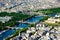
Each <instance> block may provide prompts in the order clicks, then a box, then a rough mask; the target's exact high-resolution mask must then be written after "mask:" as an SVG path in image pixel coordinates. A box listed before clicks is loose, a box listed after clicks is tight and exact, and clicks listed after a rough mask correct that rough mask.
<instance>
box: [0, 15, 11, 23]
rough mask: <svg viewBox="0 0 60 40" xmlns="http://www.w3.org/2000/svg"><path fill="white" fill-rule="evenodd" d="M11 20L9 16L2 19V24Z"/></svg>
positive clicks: (0, 20)
mask: <svg viewBox="0 0 60 40" xmlns="http://www.w3.org/2000/svg"><path fill="white" fill-rule="evenodd" d="M10 19H11V17H9V16H5V17H0V22H2V23H5V22H7V21H9V20H10Z"/></svg>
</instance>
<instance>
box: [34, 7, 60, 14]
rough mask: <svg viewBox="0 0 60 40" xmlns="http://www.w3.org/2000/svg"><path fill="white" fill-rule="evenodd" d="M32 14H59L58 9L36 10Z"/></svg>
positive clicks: (59, 10) (59, 9) (59, 8)
mask: <svg viewBox="0 0 60 40" xmlns="http://www.w3.org/2000/svg"><path fill="white" fill-rule="evenodd" d="M34 12H42V13H43V14H47V15H48V14H52V13H60V7H57V8H48V9H41V10H36V11H34Z"/></svg>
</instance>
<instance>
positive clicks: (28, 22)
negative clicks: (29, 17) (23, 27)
mask: <svg viewBox="0 0 60 40" xmlns="http://www.w3.org/2000/svg"><path fill="white" fill-rule="evenodd" d="M18 22H20V23H28V24H35V23H36V22H27V21H18Z"/></svg>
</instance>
